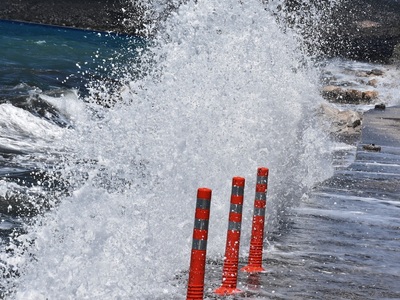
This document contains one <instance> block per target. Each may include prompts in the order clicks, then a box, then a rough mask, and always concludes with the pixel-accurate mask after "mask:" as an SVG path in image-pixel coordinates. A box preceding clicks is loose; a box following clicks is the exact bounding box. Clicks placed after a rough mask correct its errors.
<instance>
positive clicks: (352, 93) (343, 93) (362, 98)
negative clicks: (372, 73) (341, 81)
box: [322, 85, 378, 104]
mask: <svg viewBox="0 0 400 300" xmlns="http://www.w3.org/2000/svg"><path fill="white" fill-rule="evenodd" d="M322 96H323V97H324V98H325V99H328V100H330V101H331V102H337V103H352V104H360V103H370V102H372V101H373V100H376V99H377V98H378V92H377V91H361V90H356V89H344V88H342V87H338V86H334V85H329V86H325V87H324V88H323V89H322Z"/></svg>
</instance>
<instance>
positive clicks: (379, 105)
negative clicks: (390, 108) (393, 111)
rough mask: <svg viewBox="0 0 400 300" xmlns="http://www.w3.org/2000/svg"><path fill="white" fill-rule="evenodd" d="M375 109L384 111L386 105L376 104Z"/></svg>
mask: <svg viewBox="0 0 400 300" xmlns="http://www.w3.org/2000/svg"><path fill="white" fill-rule="evenodd" d="M375 109H379V110H384V109H386V105H385V104H384V103H379V104H376V105H375Z"/></svg>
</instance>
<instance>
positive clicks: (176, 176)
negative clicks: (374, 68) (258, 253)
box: [0, 0, 332, 299]
mask: <svg viewBox="0 0 400 300" xmlns="http://www.w3.org/2000/svg"><path fill="white" fill-rule="evenodd" d="M154 42H155V43H154V44H155V47H154V48H153V49H152V53H153V56H152V61H151V64H150V62H149V64H150V65H142V67H143V69H146V68H148V67H151V68H154V69H153V70H150V72H149V73H150V74H151V75H154V76H152V77H150V76H149V77H145V78H144V79H141V80H139V81H136V82H131V83H130V84H129V85H128V86H127V88H126V89H125V90H124V94H123V97H124V99H123V100H124V101H123V103H119V104H117V105H116V106H115V107H113V108H111V109H104V108H101V107H95V105H91V109H92V111H94V110H96V114H94V115H95V116H99V115H100V116H101V118H99V119H96V118H92V119H88V120H86V121H85V122H86V123H84V124H81V126H78V127H77V128H76V129H75V131H71V132H70V133H69V134H70V135H69V139H65V140H64V141H63V142H64V143H65V145H66V147H67V148H70V149H74V157H76V158H77V160H71V159H70V157H67V158H66V160H67V163H66V166H65V168H67V169H68V171H71V172H72V173H74V172H87V174H88V180H87V183H86V184H85V185H84V186H83V187H81V188H80V189H79V190H77V191H75V192H74V193H73V195H72V196H71V197H69V198H66V199H63V200H62V202H61V204H60V206H59V207H58V208H57V209H56V210H55V211H54V212H52V213H49V214H47V215H46V216H44V218H43V219H40V218H39V221H38V223H40V226H39V225H37V226H33V227H32V228H30V230H29V234H28V235H26V236H22V237H21V238H20V242H21V243H22V244H24V245H28V244H29V245H30V242H29V241H34V243H33V245H32V246H30V248H29V249H30V252H29V254H28V253H27V252H22V251H21V250H19V249H20V248H18V247H15V251H16V252H15V253H16V254H15V256H17V257H20V261H21V262H18V261H17V262H15V261H16V258H15V256H14V257H11V258H7V254H6V253H3V254H2V256H1V257H0V260H3V261H8V260H12V261H14V264H16V266H15V267H17V268H19V271H20V274H21V276H20V277H18V278H15V279H13V284H15V285H16V291H17V292H16V298H17V299H40V297H42V298H44V297H47V298H50V299H83V298H88V299H118V298H120V299H183V298H184V296H183V295H184V294H185V284H186V283H185V282H184V283H182V282H177V281H174V280H173V278H174V276H175V275H177V274H181V272H183V271H185V270H187V268H188V264H189V254H190V247H191V235H192V224H193V217H194V206H195V197H196V189H197V188H198V187H201V186H208V187H210V188H212V189H213V199H212V207H211V221H210V237H209V244H208V253H209V255H210V256H211V257H221V253H222V252H223V251H224V243H225V234H226V227H227V222H228V219H227V218H228V215H227V213H228V210H229V197H230V182H231V178H232V177H233V176H238V175H239V176H244V177H246V179H247V183H246V185H247V188H246V191H245V195H246V196H245V197H246V200H245V201H246V203H245V209H244V224H243V228H244V230H243V233H242V237H243V239H242V240H243V242H242V246H243V247H244V248H245V249H246V248H248V241H249V234H250V220H251V216H252V209H253V199H254V185H255V177H256V168H257V167H258V166H267V167H269V168H270V170H271V172H270V178H269V186H270V188H269V198H268V210H269V218H268V222H269V227H268V228H270V229H271V230H273V226H274V224H275V223H274V222H276V219H277V218H278V217H279V212H280V211H282V210H284V209H285V207H287V206H291V205H295V202H297V201H298V200H297V199H299V198H300V197H301V195H302V194H303V193H304V192H305V191H307V190H308V188H310V187H311V186H313V185H314V184H315V183H316V182H317V181H319V180H323V179H325V178H327V177H329V176H330V175H331V174H332V166H331V162H330V157H329V153H330V148H329V147H330V146H328V143H327V137H326V135H325V134H324V133H323V132H322V131H321V129H320V128H319V127H318V126H317V124H316V121H315V117H314V109H316V108H317V107H318V105H319V104H320V103H321V102H322V101H323V100H322V99H321V97H320V95H319V91H318V85H317V84H316V82H317V79H318V76H317V74H316V72H314V71H313V70H310V69H308V68H307V67H305V66H304V65H303V63H302V62H304V57H301V56H300V54H299V51H298V44H297V42H296V38H295V36H294V35H293V34H291V33H290V32H288V33H286V34H283V33H282V31H281V30H280V29H279V28H278V25H277V24H276V22H275V19H274V17H272V16H271V15H270V14H269V13H268V12H266V11H265V9H264V7H263V6H262V4H261V3H260V2H259V1H256V0H248V1H243V2H241V1H228V2H224V1H223V2H217V1H211V0H199V1H196V3H194V2H192V1H189V2H188V3H187V4H185V5H182V6H181V8H180V9H179V11H178V12H177V13H175V14H173V15H172V16H171V18H170V19H169V20H168V21H167V22H166V24H165V31H164V32H163V34H161V35H160V36H158V37H157V38H156V40H155V41H154ZM145 58H146V57H144V59H145ZM301 60H302V62H300V61H301ZM125 75H126V74H121V76H125ZM78 161H80V162H81V163H76V164H75V162H78ZM82 161H90V162H91V163H90V164H89V163H86V164H85V163H82ZM69 180H73V178H72V179H71V178H69ZM18 251H20V254H19V255H18ZM29 255H32V256H33V257H34V258H35V259H34V260H30V261H28V260H25V259H24V258H26V259H28V257H29ZM166 291H167V292H166Z"/></svg>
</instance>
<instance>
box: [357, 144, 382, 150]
mask: <svg viewBox="0 0 400 300" xmlns="http://www.w3.org/2000/svg"><path fill="white" fill-rule="evenodd" d="M362 147H363V149H364V150H367V151H374V152H380V151H381V150H382V148H381V146H377V145H375V144H368V145H363V146H362Z"/></svg>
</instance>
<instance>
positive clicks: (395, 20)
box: [0, 0, 400, 63]
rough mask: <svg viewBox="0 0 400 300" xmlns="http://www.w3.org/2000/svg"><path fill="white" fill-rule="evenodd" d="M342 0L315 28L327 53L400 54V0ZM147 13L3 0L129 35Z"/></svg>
mask: <svg viewBox="0 0 400 300" xmlns="http://www.w3.org/2000/svg"><path fill="white" fill-rule="evenodd" d="M315 1H319V0H315ZM311 2H312V1H311ZM132 3H133V4H132ZM286 3H287V4H286V5H287V6H288V7H290V10H291V11H296V10H298V8H299V7H302V6H304V5H307V4H305V3H306V1H305V0H286ZM307 3H308V2H307ZM318 3H319V2H318ZM321 3H324V1H322V2H321ZM340 3H341V4H340V5H338V6H337V7H336V8H335V9H334V10H333V11H332V12H331V14H330V16H329V19H327V20H326V22H325V23H326V24H325V26H324V28H319V29H317V31H316V32H314V29H313V32H311V33H309V34H314V35H316V36H318V37H319V39H320V41H321V44H322V45H323V46H322V50H323V51H324V53H326V54H327V55H329V56H341V57H344V58H350V59H356V60H363V61H374V62H384V63H387V62H390V61H391V60H392V59H400V0H341V2H340ZM135 5H136V6H135ZM317 5H320V4H317ZM143 15H144V13H143V8H140V7H139V6H138V5H137V4H136V2H132V1H129V0H85V1H81V0H2V1H1V2H0V19H5V20H19V21H28V22H35V23H42V24H51V25H60V26H69V27H78V28H86V29H94V30H102V31H114V32H122V33H128V34H135V33H137V32H138V31H139V30H140V29H141V28H142V27H143V23H144V18H143ZM321 27H322V26H321Z"/></svg>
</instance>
